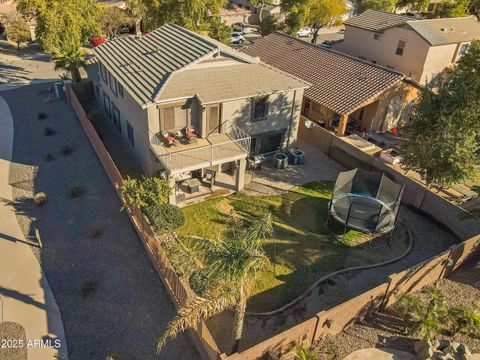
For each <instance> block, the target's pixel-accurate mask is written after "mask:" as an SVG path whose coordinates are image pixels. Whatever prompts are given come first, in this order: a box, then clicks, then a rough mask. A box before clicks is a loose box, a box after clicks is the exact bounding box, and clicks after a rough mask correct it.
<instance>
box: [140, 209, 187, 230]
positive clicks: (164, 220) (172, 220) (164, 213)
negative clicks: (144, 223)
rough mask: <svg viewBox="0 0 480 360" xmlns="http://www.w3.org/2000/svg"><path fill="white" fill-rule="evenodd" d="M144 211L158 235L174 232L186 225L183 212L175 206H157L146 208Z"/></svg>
mask: <svg viewBox="0 0 480 360" xmlns="http://www.w3.org/2000/svg"><path fill="white" fill-rule="evenodd" d="M144 211H145V215H146V216H147V218H148V220H150V223H151V224H152V228H153V230H154V231H155V232H156V233H157V234H163V233H166V232H171V231H174V230H176V229H178V228H179V227H181V226H183V224H185V217H184V215H183V212H182V210H180V208H179V207H177V206H175V205H171V204H156V205H155V206H150V207H148V208H146V209H145V210H144Z"/></svg>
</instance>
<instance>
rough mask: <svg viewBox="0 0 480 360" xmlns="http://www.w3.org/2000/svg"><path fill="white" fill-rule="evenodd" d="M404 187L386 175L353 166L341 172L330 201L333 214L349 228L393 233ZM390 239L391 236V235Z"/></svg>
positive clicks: (374, 232) (375, 232) (366, 231)
mask: <svg viewBox="0 0 480 360" xmlns="http://www.w3.org/2000/svg"><path fill="white" fill-rule="evenodd" d="M402 193H403V186H402V185H400V184H397V183H396V182H394V181H392V180H390V179H389V178H388V177H386V176H385V175H384V174H379V173H373V172H368V171H365V170H362V169H354V170H350V171H345V172H341V173H339V174H338V177H337V180H336V182H335V188H334V190H333V196H332V199H331V200H330V202H329V204H328V217H327V224H328V219H329V217H330V216H331V217H332V218H334V219H335V220H336V221H338V222H339V223H341V224H343V225H344V233H343V234H344V235H345V233H346V231H347V228H350V229H353V230H357V231H360V232H362V233H365V234H372V235H373V234H387V233H388V234H390V235H391V234H392V232H393V230H394V229H395V225H396V223H397V218H398V212H399V209H400V204H401V198H402ZM389 239H390V236H389Z"/></svg>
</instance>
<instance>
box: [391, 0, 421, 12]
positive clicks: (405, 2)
mask: <svg viewBox="0 0 480 360" xmlns="http://www.w3.org/2000/svg"><path fill="white" fill-rule="evenodd" d="M428 3H429V0H397V2H396V3H395V12H397V10H398V9H407V10H410V11H418V12H421V11H424V10H425V9H426V7H427V5H428Z"/></svg>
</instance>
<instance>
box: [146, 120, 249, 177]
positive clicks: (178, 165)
mask: <svg viewBox="0 0 480 360" xmlns="http://www.w3.org/2000/svg"><path fill="white" fill-rule="evenodd" d="M221 129H225V131H224V132H222V133H219V134H211V135H209V136H207V137H206V138H204V139H201V138H199V139H198V143H196V144H188V145H178V146H175V145H171V146H168V147H167V146H165V144H164V142H163V141H162V140H160V139H159V137H158V135H156V134H153V133H151V132H150V134H149V136H150V147H151V148H152V151H153V152H154V153H155V155H156V156H157V158H158V159H159V160H160V161H161V162H162V164H163V166H164V167H165V169H166V170H167V171H168V173H169V174H170V175H174V174H178V173H182V172H186V171H191V170H196V169H202V168H205V167H208V166H213V165H218V164H223V163H226V162H230V161H235V160H239V159H244V158H246V157H247V156H248V154H249V152H250V143H251V138H250V136H249V135H248V134H247V133H246V132H244V131H243V130H242V129H240V128H239V127H238V126H236V125H234V124H233V123H231V122H228V121H225V122H224V123H222V126H221ZM160 136H161V135H160Z"/></svg>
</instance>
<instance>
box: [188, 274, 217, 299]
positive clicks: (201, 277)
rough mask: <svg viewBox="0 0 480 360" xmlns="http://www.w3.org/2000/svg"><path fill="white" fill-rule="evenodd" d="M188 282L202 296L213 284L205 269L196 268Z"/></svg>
mask: <svg viewBox="0 0 480 360" xmlns="http://www.w3.org/2000/svg"><path fill="white" fill-rule="evenodd" d="M188 282H189V284H190V287H191V288H192V290H193V291H195V293H196V294H197V295H200V296H204V295H205V294H206V293H207V291H208V289H209V288H210V287H211V286H212V280H211V278H210V277H209V276H208V273H207V270H205V269H199V270H195V271H194V272H193V273H192V274H191V275H190V277H189V278H188Z"/></svg>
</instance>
